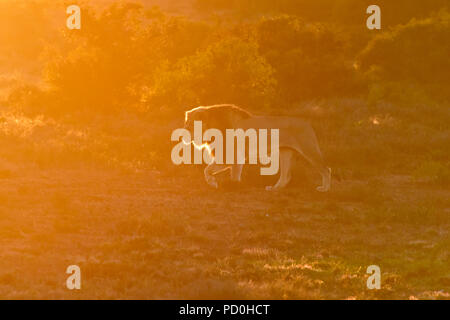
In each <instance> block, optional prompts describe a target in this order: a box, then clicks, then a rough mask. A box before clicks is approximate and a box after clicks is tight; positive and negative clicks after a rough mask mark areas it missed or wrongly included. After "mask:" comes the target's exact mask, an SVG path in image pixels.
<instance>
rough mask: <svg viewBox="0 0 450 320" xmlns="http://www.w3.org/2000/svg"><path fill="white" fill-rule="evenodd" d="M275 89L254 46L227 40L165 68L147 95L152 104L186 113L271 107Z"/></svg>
mask: <svg viewBox="0 0 450 320" xmlns="http://www.w3.org/2000/svg"><path fill="white" fill-rule="evenodd" d="M275 90H276V82H275V80H274V78H273V69H272V68H271V66H270V65H269V64H268V63H267V62H266V61H265V59H264V58H263V57H261V56H260V55H259V53H258V48H257V45H256V44H255V43H252V42H245V41H243V40H241V39H238V38H228V39H224V40H222V41H219V42H217V43H215V44H212V45H211V46H209V47H208V48H206V49H205V50H202V51H199V52H198V53H197V54H195V55H193V56H189V57H186V58H183V59H180V61H179V62H177V63H175V64H173V65H172V64H169V63H166V64H164V65H162V66H161V67H160V68H159V70H158V72H156V74H155V85H154V86H153V87H152V88H151V90H149V91H148V92H147V94H146V96H145V100H146V101H147V102H148V103H149V105H150V106H151V105H160V106H166V107H167V106H170V107H171V108H172V109H173V108H175V109H178V110H184V109H186V107H187V106H194V105H199V104H204V105H208V104H216V103H236V104H242V105H246V106H258V107H264V106H269V105H270V103H271V100H272V98H273V97H274V93H275Z"/></svg>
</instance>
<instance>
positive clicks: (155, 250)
mask: <svg viewBox="0 0 450 320" xmlns="http://www.w3.org/2000/svg"><path fill="white" fill-rule="evenodd" d="M182 172H183V171H180V173H182ZM0 176H1V178H0V242H1V247H2V258H1V259H0V297H1V298H2V299H197V298H202V299H213V298H214V299H222V298H242V299H366V298H370V299H387V298H389V299H391V298H392V299H415V298H424V299H449V298H450V273H449V272H450V268H449V266H450V261H449V251H448V248H449V246H450V238H449V234H448V230H449V219H448V215H449V213H450V212H449V211H450V203H449V199H450V189H448V188H447V189H443V188H442V187H440V188H433V187H430V186H429V185H424V184H420V183H418V182H414V181H412V179H411V178H410V177H408V176H382V177H377V178H373V179H371V180H369V181H357V180H346V179H343V180H342V181H340V182H337V181H336V182H334V184H333V189H332V191H331V192H330V193H328V194H319V193H317V192H316V191H315V190H314V188H313V186H312V183H305V184H303V183H302V181H299V180H300V179H296V181H294V182H293V183H292V185H291V186H290V187H289V188H288V189H286V190H284V191H282V192H277V193H268V192H266V191H264V190H263V188H261V187H260V186H251V185H245V184H244V185H243V186H241V187H239V188H236V187H229V188H226V187H225V188H222V189H220V190H211V189H210V188H208V187H207V186H206V184H205V183H204V181H203V179H202V176H201V174H200V173H199V174H198V175H196V173H195V172H194V173H193V174H189V175H185V176H184V175H183V174H180V175H179V176H178V177H176V178H175V175H165V174H163V173H160V172H156V171H155V172H145V173H129V172H123V171H120V170H114V169H106V168H98V167H73V168H61V169H48V168H43V169H39V168H36V167H35V166H31V165H30V166H28V167H27V166H23V167H15V168H13V169H11V170H7V171H4V172H2V173H1V174H0ZM424 217H426V218H425V219H424ZM69 265H78V266H80V268H81V276H82V288H81V290H73V291H71V290H68V289H67V288H66V285H65V283H66V279H67V277H68V275H67V274H66V268H67V267H68V266H69ZM370 265H378V266H379V267H380V268H381V273H382V276H381V290H369V289H368V288H367V286H366V281H367V277H368V276H369V275H368V274H366V270H367V267H368V266H370Z"/></svg>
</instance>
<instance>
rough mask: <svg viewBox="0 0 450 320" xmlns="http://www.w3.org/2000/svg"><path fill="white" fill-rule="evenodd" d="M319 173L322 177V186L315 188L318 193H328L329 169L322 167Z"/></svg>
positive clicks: (329, 185)
mask: <svg viewBox="0 0 450 320" xmlns="http://www.w3.org/2000/svg"><path fill="white" fill-rule="evenodd" d="M319 171H320V174H321V176H322V185H321V186H320V187H317V188H316V190H317V191H319V192H328V191H329V190H330V188H331V169H330V168H328V167H325V166H322V167H321V168H320V169H319Z"/></svg>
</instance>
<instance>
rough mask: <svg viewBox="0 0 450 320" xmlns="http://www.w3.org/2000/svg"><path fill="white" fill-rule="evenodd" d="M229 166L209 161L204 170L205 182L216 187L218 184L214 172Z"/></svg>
mask: <svg viewBox="0 0 450 320" xmlns="http://www.w3.org/2000/svg"><path fill="white" fill-rule="evenodd" d="M228 167H229V166H226V165H223V164H216V163H211V164H210V165H208V166H207V167H206V168H205V170H204V174H205V180H206V182H207V183H208V184H209V185H210V186H211V187H213V188H216V189H217V188H218V187H219V184H218V183H217V179H216V177H215V176H214V175H215V174H217V173H219V172H221V171H224V170H226V169H228Z"/></svg>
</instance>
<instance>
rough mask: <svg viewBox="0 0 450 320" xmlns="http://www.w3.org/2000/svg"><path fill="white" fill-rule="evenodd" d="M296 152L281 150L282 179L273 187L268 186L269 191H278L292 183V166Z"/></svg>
mask: <svg viewBox="0 0 450 320" xmlns="http://www.w3.org/2000/svg"><path fill="white" fill-rule="evenodd" d="M294 156H295V151H294V150H292V149H285V148H283V149H280V179H278V182H277V183H276V184H275V185H274V186H273V187H272V186H267V187H266V190H267V191H276V190H279V189H282V188H284V187H286V186H287V184H288V183H289V182H290V181H291V177H292V175H291V166H292V162H293V160H294Z"/></svg>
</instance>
